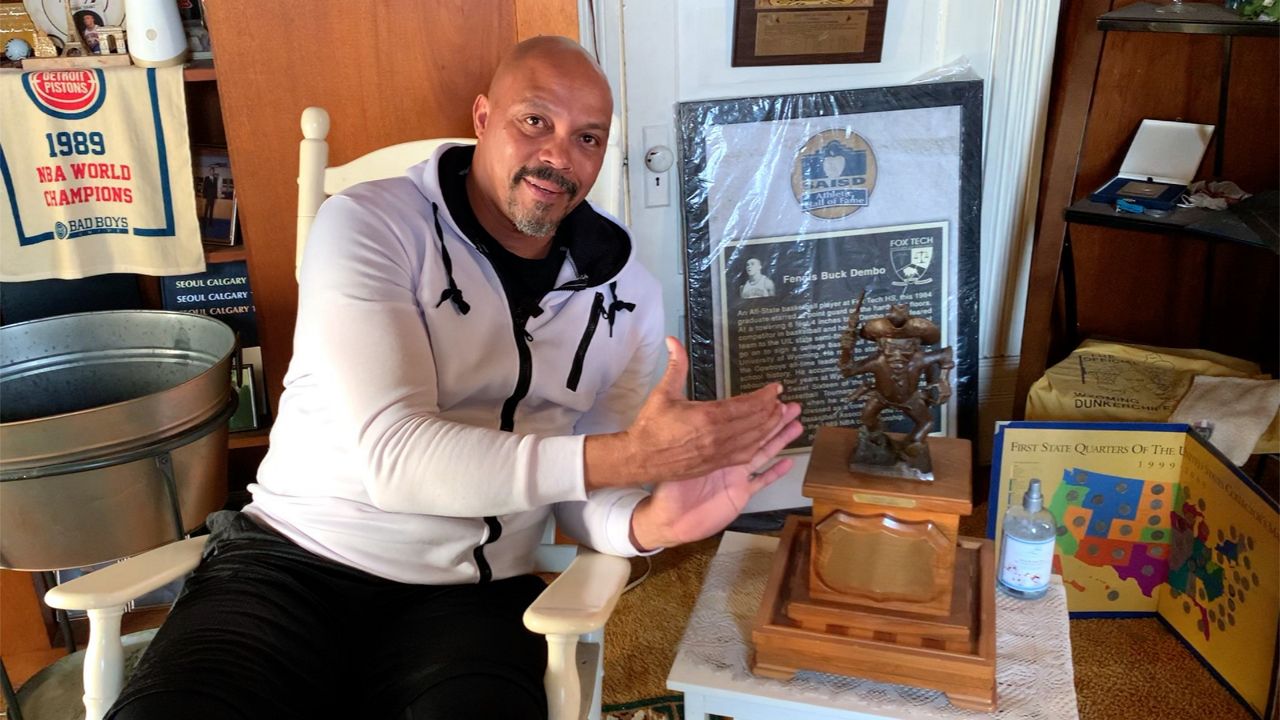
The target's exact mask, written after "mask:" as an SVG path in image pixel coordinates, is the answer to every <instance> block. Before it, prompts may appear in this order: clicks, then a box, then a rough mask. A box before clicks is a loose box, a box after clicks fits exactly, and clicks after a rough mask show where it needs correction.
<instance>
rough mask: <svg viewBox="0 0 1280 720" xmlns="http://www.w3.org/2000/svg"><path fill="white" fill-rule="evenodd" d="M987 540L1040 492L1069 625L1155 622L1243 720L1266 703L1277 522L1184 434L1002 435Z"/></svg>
mask: <svg viewBox="0 0 1280 720" xmlns="http://www.w3.org/2000/svg"><path fill="white" fill-rule="evenodd" d="M996 447H997V450H996V455H995V457H994V458H993V463H992V490H991V502H990V508H991V520H990V522H989V528H988V530H989V533H990V534H991V536H992V537H994V538H999V537H1000V532H1001V520H1002V518H1003V516H1004V512H1005V510H1006V509H1007V508H1008V507H1009V504H1010V503H1011V502H1020V501H1021V497H1022V493H1023V491H1024V490H1025V489H1026V486H1027V483H1028V481H1030V480H1031V479H1033V478H1038V479H1039V480H1040V481H1041V485H1042V488H1043V492H1044V496H1045V504H1046V507H1047V508H1048V509H1049V510H1050V511H1051V512H1052V513H1053V515H1054V518H1055V520H1056V522H1057V526H1058V540H1057V547H1056V550H1055V554H1054V571H1055V572H1058V573H1061V575H1062V579H1063V584H1064V586H1065V587H1066V588H1067V603H1068V607H1069V609H1070V610H1071V612H1072V614H1073V615H1077V616H1079V615H1085V616H1088V615H1113V614H1121V615H1123V614H1153V613H1154V614H1159V615H1160V616H1161V617H1162V618H1163V619H1164V620H1165V621H1166V622H1167V623H1168V625H1169V627H1171V628H1172V629H1173V630H1174V631H1175V632H1176V633H1177V634H1178V635H1179V636H1181V638H1182V639H1183V640H1184V641H1185V642H1186V643H1187V644H1188V645H1189V646H1190V647H1191V649H1192V650H1193V651H1195V652H1196V653H1197V654H1198V655H1199V656H1200V657H1201V659H1203V660H1204V661H1205V662H1206V663H1207V664H1208V665H1209V666H1210V667H1212V668H1213V670H1214V671H1215V672H1216V673H1217V674H1218V675H1219V676H1220V677H1221V678H1223V679H1224V680H1225V681H1226V682H1227V684H1228V685H1229V686H1230V687H1231V689H1232V690H1233V691H1234V692H1235V693H1236V695H1237V696H1239V697H1240V698H1241V699H1242V700H1244V701H1245V702H1246V703H1247V704H1248V705H1249V706H1250V707H1251V708H1252V709H1253V710H1254V712H1255V713H1257V714H1259V715H1261V714H1263V712H1264V711H1265V709H1266V707H1267V702H1268V699H1269V698H1270V697H1272V682H1273V680H1274V677H1275V676H1274V673H1273V669H1274V660H1275V654H1276V637H1277V624H1278V620H1280V592H1278V590H1277V588H1278V587H1280V530H1278V529H1277V526H1278V525H1280V512H1278V511H1277V506H1276V504H1275V502H1274V501H1273V500H1272V499H1270V498H1268V497H1266V496H1265V495H1264V494H1263V493H1262V492H1261V491H1260V490H1259V489H1258V488H1257V486H1256V485H1254V484H1253V482H1252V481H1251V480H1249V479H1248V478H1247V477H1246V476H1244V475H1243V474H1242V473H1241V472H1240V471H1239V469H1237V468H1236V467H1235V466H1234V465H1232V464H1231V463H1230V462H1228V461H1227V460H1226V459H1224V458H1222V456H1221V455H1220V454H1218V453H1217V452H1216V451H1214V450H1212V449H1211V447H1210V446H1209V445H1207V444H1206V443H1205V441H1203V440H1201V439H1200V438H1199V437H1198V436H1195V435H1193V434H1191V433H1189V432H1187V430H1186V426H1185V425H1167V424H1153V423H1078V422H1077V423H1067V422H1057V423H1055V422H1024V423H1009V424H1007V425H1005V426H1004V427H1003V428H1001V429H1000V431H999V433H998V434H997V439H996Z"/></svg>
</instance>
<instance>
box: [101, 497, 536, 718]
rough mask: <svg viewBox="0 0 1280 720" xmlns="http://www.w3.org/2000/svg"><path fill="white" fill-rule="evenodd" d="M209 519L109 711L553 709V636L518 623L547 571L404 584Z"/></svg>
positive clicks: (385, 714)
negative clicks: (547, 679)
mask: <svg viewBox="0 0 1280 720" xmlns="http://www.w3.org/2000/svg"><path fill="white" fill-rule="evenodd" d="M209 527H210V530H211V532H212V535H211V537H210V541H209V545H208V546H207V548H206V550H205V556H204V559H203V560H202V561H201V563H200V567H199V568H198V569H197V570H196V572H195V573H194V574H193V575H192V577H191V578H190V579H189V580H188V581H187V583H186V587H185V588H184V589H183V592H182V595H181V597H179V598H178V601H177V603H176V604H175V605H174V607H173V611H172V612H171V613H170V615H169V618H168V620H166V621H165V623H164V625H163V626H162V627H161V628H160V630H159V632H157V634H156V637H155V639H154V640H153V641H152V643H151V645H150V647H148V649H147V651H146V654H145V655H144V656H143V658H142V660H141V662H140V663H139V665H138V669H137V671H136V672H135V673H134V675H133V677H132V678H131V679H130V681H129V683H128V685H127V686H126V687H125V689H124V691H123V692H122V693H121V695H120V699H119V700H118V701H117V702H116V704H115V705H114V706H113V707H112V709H111V710H110V711H109V712H108V713H107V718H108V719H109V720H140V719H145V720H152V719H155V718H164V719H165V720H170V719H172V718H185V719H188V720H200V719H202V718H217V719H218V720H230V719H240V718H271V719H272V720H277V719H278V720H285V719H287V718H299V719H302V718H320V717H323V718H343V717H346V718H362V719H363V718H370V719H374V718H387V719H389V720H390V719H392V718H394V719H403V720H408V719H410V718H412V719H413V720H426V719H435V718H450V719H459V718H486V719H488V718H504V719H505V718H539V719H543V718H546V714H547V708H546V696H545V693H544V691H543V687H542V675H543V672H544V670H545V668H546V643H545V642H544V641H543V639H542V638H541V636H538V635H534V634H533V633H530V632H529V631H527V630H526V629H525V628H524V626H523V624H522V622H521V616H522V615H523V613H524V610H525V608H526V607H527V606H528V605H529V603H531V602H533V600H534V598H536V597H537V595H538V593H539V592H541V591H542V589H543V588H544V587H545V585H544V583H543V582H542V580H540V579H539V578H537V577H533V576H522V577H515V578H509V579H506V580H499V581H495V582H491V583H486V584H483V585H452V586H424V585H405V584H402V583H397V582H392V581H390V580H384V579H382V578H378V577H374V576H373V575H369V574H368V573H365V572H362V571H359V570H355V569H353V568H350V567H347V566H345V565H340V564H338V563H334V562H331V561H329V560H325V559H322V558H319V557H317V556H315V555H313V554H311V553H309V552H307V551H306V550H303V549H302V548H299V547H298V546H297V545H294V544H293V543H291V542H289V541H288V540H286V539H285V538H283V537H281V536H280V535H278V534H276V533H274V532H271V531H270V530H267V529H264V528H262V527H260V526H258V525H256V524H254V523H253V522H252V521H250V520H249V519H248V518H247V517H245V516H244V515H241V514H239V513H231V512H220V513H214V514H213V515H211V516H209Z"/></svg>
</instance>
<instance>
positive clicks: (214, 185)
mask: <svg viewBox="0 0 1280 720" xmlns="http://www.w3.org/2000/svg"><path fill="white" fill-rule="evenodd" d="M200 195H201V196H202V197H204V208H203V210H204V212H202V213H201V216H200V218H201V220H202V221H203V222H202V225H203V230H204V232H206V233H207V232H209V229H210V228H209V225H210V224H211V223H213V208H214V206H215V205H217V203H218V171H217V170H211V171H209V174H208V175H205V176H204V182H202V183H201V184H200Z"/></svg>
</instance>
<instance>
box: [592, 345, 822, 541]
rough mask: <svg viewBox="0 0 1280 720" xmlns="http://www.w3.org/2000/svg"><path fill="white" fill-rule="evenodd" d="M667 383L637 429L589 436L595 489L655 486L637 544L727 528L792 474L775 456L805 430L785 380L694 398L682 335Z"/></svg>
mask: <svg viewBox="0 0 1280 720" xmlns="http://www.w3.org/2000/svg"><path fill="white" fill-rule="evenodd" d="M667 351H668V355H669V359H668V362H667V369H666V372H665V373H664V374H663V376H662V380H660V381H659V383H658V385H657V386H656V387H655V388H654V389H653V392H651V393H650V394H649V397H648V399H647V400H646V401H645V403H644V405H643V406H642V407H641V409H640V413H639V414H638V415H637V416H636V419H635V421H634V422H633V423H632V424H631V427H629V428H627V429H626V430H625V431H623V432H620V433H613V434H611V435H593V436H590V437H588V438H587V443H586V452H585V470H586V478H587V489H588V491H591V490H595V489H599V488H602V487H619V486H637V485H653V486H654V487H653V494H652V495H651V496H650V497H649V498H647V499H645V500H644V501H642V502H641V504H640V505H639V506H637V508H636V511H635V513H634V515H633V517H632V541H633V542H634V543H636V544H637V545H638V546H639V547H641V548H656V547H667V546H671V545H678V544H680V543H686V542H692V541H694V540H700V539H702V538H704V537H708V536H710V535H713V534H715V533H717V532H719V531H720V530H722V529H724V527H725V526H726V525H728V524H729V523H730V522H732V521H733V519H734V518H736V517H737V516H738V514H739V513H741V512H742V508H743V507H745V506H746V503H747V500H749V499H750V498H751V496H752V495H754V494H755V493H756V492H758V491H759V490H761V489H763V488H764V487H767V486H768V485H769V484H770V483H772V482H773V481H775V480H777V479H778V478H780V477H782V476H783V475H784V474H786V472H787V470H789V469H790V468H791V464H792V463H791V461H790V460H786V459H784V460H781V461H778V462H774V458H775V457H776V456H777V454H778V453H779V452H781V451H782V449H783V448H785V447H786V446H787V445H788V444H789V443H790V442H791V441H792V440H795V439H796V438H797V437H799V436H800V433H801V427H800V423H799V422H798V421H797V418H798V417H799V415H800V406H799V405H797V404H795V403H784V402H782V401H781V400H780V399H779V395H780V394H781V392H782V387H781V386H780V385H778V384H776V383H771V384H769V385H766V386H764V387H762V388H760V389H758V390H756V391H754V392H751V393H747V394H745V395H739V396H737V397H732V398H727V399H725V400H716V401H706V402H696V401H691V400H688V399H686V398H685V394H684V388H685V381H686V378H687V376H688V370H689V361H688V356H687V355H686V354H685V351H684V348H683V347H681V345H680V343H679V341H677V340H676V339H675V338H667Z"/></svg>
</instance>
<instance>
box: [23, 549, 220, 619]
mask: <svg viewBox="0 0 1280 720" xmlns="http://www.w3.org/2000/svg"><path fill="white" fill-rule="evenodd" d="M208 539H209V538H208V536H207V535H202V536H200V537H194V538H188V539H186V540H180V541H178V542H175V543H169V544H168V545H162V546H160V547H158V548H156V549H155V550H148V551H147V552H144V553H142V554H141V555H135V556H133V557H131V558H129V559H127V560H125V561H124V562H120V563H116V564H115V565H112V566H110V567H105V568H103V569H101V570H98V571H96V572H91V573H89V574H88V575H82V576H80V577H78V578H76V579H74V580H70V581H67V582H65V583H63V584H61V585H59V586H57V587H55V588H53V589H52V590H50V591H49V592H47V593H45V594H44V601H45V603H47V604H48V605H49V607H55V608H61V609H63V610H97V609H100V608H107V607H112V606H116V605H124V604H125V603H127V602H129V601H130V600H133V599H134V598H137V597H140V596H142V595H145V594H146V593H149V592H151V591H152V590H155V589H157V588H160V587H163V586H164V585H166V584H168V583H170V582H173V581H174V580H176V579H178V578H180V577H182V576H183V575H185V574H187V573H189V572H191V571H192V570H194V569H195V568H196V566H197V565H199V564H200V554H201V553H202V552H203V551H204V544H205V541H206V540H208Z"/></svg>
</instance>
